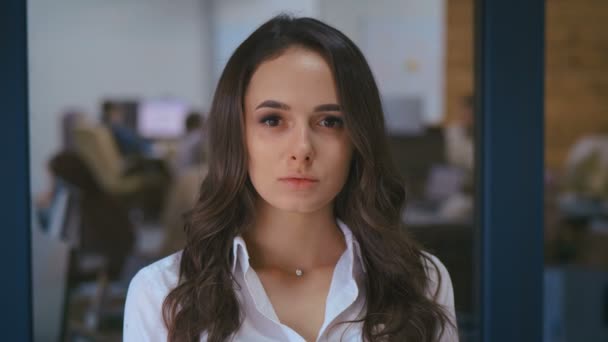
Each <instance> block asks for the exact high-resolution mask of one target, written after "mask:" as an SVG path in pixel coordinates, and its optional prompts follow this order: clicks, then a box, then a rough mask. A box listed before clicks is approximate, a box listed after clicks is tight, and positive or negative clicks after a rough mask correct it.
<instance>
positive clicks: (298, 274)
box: [296, 268, 303, 277]
mask: <svg viewBox="0 0 608 342" xmlns="http://www.w3.org/2000/svg"><path fill="white" fill-rule="evenodd" d="M302 274H303V273H302V270H301V269H299V268H297V269H296V275H297V276H298V277H301V276H302Z"/></svg>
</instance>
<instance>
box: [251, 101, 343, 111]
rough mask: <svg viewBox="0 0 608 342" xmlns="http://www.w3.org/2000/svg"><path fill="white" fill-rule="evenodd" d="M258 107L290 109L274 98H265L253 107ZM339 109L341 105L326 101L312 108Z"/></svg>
mask: <svg viewBox="0 0 608 342" xmlns="http://www.w3.org/2000/svg"><path fill="white" fill-rule="evenodd" d="M260 108H273V109H282V110H290V109H291V107H289V105H288V104H285V103H283V102H279V101H276V100H266V101H264V102H262V103H260V104H259V105H258V106H257V107H255V109H256V110H258V109H260ZM341 110H342V107H340V105H339V104H336V103H326V104H322V105H318V106H316V107H315V108H314V111H315V112H339V111H341Z"/></svg>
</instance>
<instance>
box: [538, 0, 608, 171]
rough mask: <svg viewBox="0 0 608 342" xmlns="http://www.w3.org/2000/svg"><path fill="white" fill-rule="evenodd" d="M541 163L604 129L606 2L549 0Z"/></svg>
mask: <svg viewBox="0 0 608 342" xmlns="http://www.w3.org/2000/svg"><path fill="white" fill-rule="evenodd" d="M545 86H546V90H545V91H546V95H545V142H546V157H545V162H546V163H547V166H548V167H550V168H559V166H560V165H562V164H563V162H564V160H565V157H566V155H567V152H568V149H569V148H570V147H571V146H572V144H573V143H574V142H575V141H576V140H577V139H579V138H580V137H582V136H584V135H586V134H590V133H594V132H599V131H602V130H603V131H604V133H605V134H608V1H606V0H576V1H567V0H547V17H546V78H545Z"/></svg>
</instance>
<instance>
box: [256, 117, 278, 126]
mask: <svg viewBox="0 0 608 342" xmlns="http://www.w3.org/2000/svg"><path fill="white" fill-rule="evenodd" d="M260 122H261V123H262V124H264V125H266V126H269V127H276V126H278V125H279V124H280V123H281V118H279V117H278V116H276V115H270V116H265V117H263V118H262V120H260Z"/></svg>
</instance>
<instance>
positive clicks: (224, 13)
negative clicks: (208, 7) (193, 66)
mask: <svg viewBox="0 0 608 342" xmlns="http://www.w3.org/2000/svg"><path fill="white" fill-rule="evenodd" d="M212 6H213V18H212V22H213V32H214V34H213V37H214V38H213V63H212V64H213V67H212V68H213V75H214V79H215V80H217V79H219V76H220V74H221V72H222V70H223V69H224V66H225V65H226V62H227V61H228V58H230V55H231V54H232V52H234V50H235V49H236V48H237V46H238V45H239V44H240V43H241V42H242V41H243V40H245V38H247V36H249V34H251V33H252V32H253V31H254V30H255V29H256V28H257V27H258V26H260V25H261V24H262V23H264V22H265V21H266V20H268V19H270V18H271V17H273V16H275V15H277V14H279V13H288V14H291V15H296V16H307V17H318V16H319V11H320V8H319V7H320V0H289V1H286V0H256V1H248V0H214V1H213V5H212Z"/></svg>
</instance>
